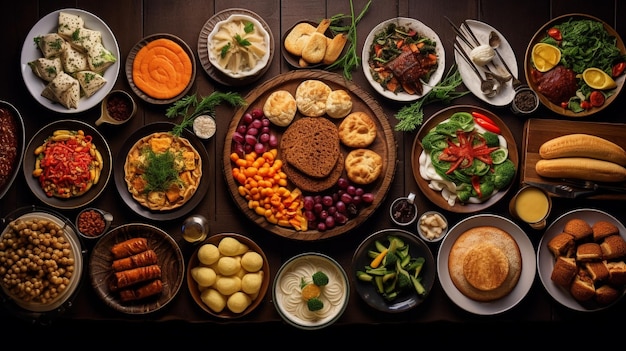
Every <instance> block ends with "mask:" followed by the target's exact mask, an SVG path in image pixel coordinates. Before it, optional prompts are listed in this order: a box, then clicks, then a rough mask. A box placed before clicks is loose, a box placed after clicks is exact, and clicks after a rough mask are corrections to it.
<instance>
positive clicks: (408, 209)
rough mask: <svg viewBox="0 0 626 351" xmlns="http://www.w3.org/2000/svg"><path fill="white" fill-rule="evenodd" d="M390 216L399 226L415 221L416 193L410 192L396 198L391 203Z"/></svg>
mask: <svg viewBox="0 0 626 351" xmlns="http://www.w3.org/2000/svg"><path fill="white" fill-rule="evenodd" d="M389 216H391V220H392V221H393V222H394V223H395V224H397V225H399V226H407V225H410V224H411V223H413V222H414V221H415V219H417V205H416V204H415V194H413V193H409V195H407V196H405V197H399V198H397V199H395V200H394V201H393V202H392V203H391V207H389Z"/></svg>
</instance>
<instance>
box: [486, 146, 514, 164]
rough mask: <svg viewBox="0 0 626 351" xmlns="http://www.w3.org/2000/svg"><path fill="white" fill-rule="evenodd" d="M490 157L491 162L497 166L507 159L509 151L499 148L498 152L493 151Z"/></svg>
mask: <svg viewBox="0 0 626 351" xmlns="http://www.w3.org/2000/svg"><path fill="white" fill-rule="evenodd" d="M489 156H491V160H492V161H493V164H494V165H498V164H500V163H502V162H504V161H506V159H507V158H508V157H509V150H508V149H504V148H499V149H498V150H494V151H492V152H491V154H489Z"/></svg>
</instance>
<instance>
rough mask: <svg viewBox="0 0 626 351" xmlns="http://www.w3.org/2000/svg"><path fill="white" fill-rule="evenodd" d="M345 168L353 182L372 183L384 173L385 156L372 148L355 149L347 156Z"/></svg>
mask: <svg viewBox="0 0 626 351" xmlns="http://www.w3.org/2000/svg"><path fill="white" fill-rule="evenodd" d="M345 169H346V174H347V176H348V179H350V181H352V182H353V183H356V184H361V185H365V184H370V183H372V182H373V181H375V180H376V179H378V177H379V176H380V174H381V173H382V171H383V158H382V157H381V156H380V155H379V154H378V153H376V152H375V151H372V150H370V149H355V150H352V151H350V153H348V155H347V156H346V161H345Z"/></svg>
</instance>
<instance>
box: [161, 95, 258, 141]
mask: <svg viewBox="0 0 626 351" xmlns="http://www.w3.org/2000/svg"><path fill="white" fill-rule="evenodd" d="M222 102H227V103H228V104H230V105H231V106H233V107H239V106H245V105H246V104H247V102H246V100H245V99H244V98H243V97H242V96H241V95H239V94H238V93H233V92H228V93H222V92H219V91H214V92H212V93H211V95H209V96H205V97H204V98H202V100H201V101H200V102H198V98H197V96H196V94H193V95H187V96H185V97H184V98H182V99H180V100H178V101H176V102H175V103H174V104H173V105H172V106H170V107H169V108H168V109H167V111H165V116H166V117H167V118H176V117H180V116H182V117H183V120H182V121H181V122H180V124H178V125H176V126H175V127H174V129H173V130H172V134H174V135H176V136H180V135H181V134H182V132H183V129H185V128H186V127H188V126H190V125H192V124H193V120H194V119H195V118H196V117H198V116H200V115H204V114H207V115H211V116H213V115H215V108H216V107H217V106H218V105H219V104H221V103H222Z"/></svg>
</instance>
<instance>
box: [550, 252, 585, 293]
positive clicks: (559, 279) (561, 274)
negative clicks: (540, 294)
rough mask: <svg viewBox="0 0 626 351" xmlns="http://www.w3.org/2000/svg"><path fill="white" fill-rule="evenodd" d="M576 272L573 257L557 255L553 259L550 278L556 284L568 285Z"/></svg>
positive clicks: (576, 267) (576, 268)
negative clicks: (554, 259)
mask: <svg viewBox="0 0 626 351" xmlns="http://www.w3.org/2000/svg"><path fill="white" fill-rule="evenodd" d="M577 272H578V266H576V259H575V258H573V257H564V256H559V257H557V258H556V261H554V267H553V268H552V273H551V275H550V279H551V280H552V281H553V282H554V283H555V284H557V285H560V286H563V287H569V285H570V284H571V283H572V280H573V279H574V276H576V273H577Z"/></svg>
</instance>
